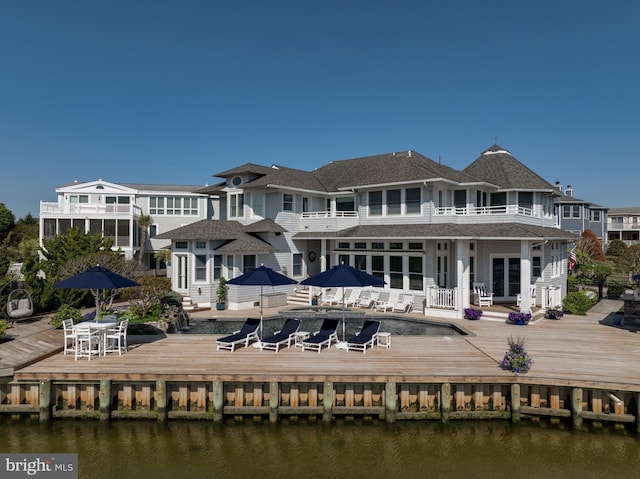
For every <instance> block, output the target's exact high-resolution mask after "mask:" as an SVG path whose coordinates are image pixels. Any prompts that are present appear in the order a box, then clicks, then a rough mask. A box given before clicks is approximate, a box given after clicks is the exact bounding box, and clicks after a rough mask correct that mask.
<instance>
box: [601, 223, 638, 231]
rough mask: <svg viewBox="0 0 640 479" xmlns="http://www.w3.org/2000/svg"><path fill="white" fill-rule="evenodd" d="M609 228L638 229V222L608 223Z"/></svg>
mask: <svg viewBox="0 0 640 479" xmlns="http://www.w3.org/2000/svg"><path fill="white" fill-rule="evenodd" d="M607 228H608V229H610V230H640V223H609V224H608V225H607Z"/></svg>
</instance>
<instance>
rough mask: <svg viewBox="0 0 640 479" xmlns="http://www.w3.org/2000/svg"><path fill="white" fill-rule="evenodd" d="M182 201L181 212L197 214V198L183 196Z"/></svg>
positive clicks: (187, 214)
mask: <svg viewBox="0 0 640 479" xmlns="http://www.w3.org/2000/svg"><path fill="white" fill-rule="evenodd" d="M182 203H183V205H182V214H184V215H186V216H198V198H183V199H182Z"/></svg>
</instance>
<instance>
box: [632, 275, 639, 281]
mask: <svg viewBox="0 0 640 479" xmlns="http://www.w3.org/2000/svg"><path fill="white" fill-rule="evenodd" d="M631 279H632V280H634V281H640V274H634V275H633V276H631Z"/></svg>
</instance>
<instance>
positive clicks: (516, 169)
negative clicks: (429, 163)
mask: <svg viewBox="0 0 640 479" xmlns="http://www.w3.org/2000/svg"><path fill="white" fill-rule="evenodd" d="M462 171H463V172H464V173H467V174H469V175H471V176H473V177H475V178H478V179H479V180H482V181H486V182H488V183H493V184H494V185H498V186H499V187H500V189H502V190H511V189H518V190H549V191H550V192H553V191H555V192H558V190H556V189H555V188H554V187H553V185H552V184H551V183H549V182H548V181H546V180H545V179H544V178H542V177H541V176H539V175H538V174H537V173H534V172H533V171H532V170H530V169H529V168H527V167H526V166H524V165H523V164H522V163H520V162H519V161H518V160H516V159H515V158H514V157H513V156H512V155H511V153H509V152H508V151H507V150H505V149H504V148H502V147H501V146H499V145H493V146H492V147H491V148H489V149H487V150H485V151H484V152H482V154H481V155H480V157H479V158H478V159H477V160H475V161H474V162H473V163H471V164H470V165H469V166H467V167H466V168H465V169H464V170H462ZM558 193H559V192H558Z"/></svg>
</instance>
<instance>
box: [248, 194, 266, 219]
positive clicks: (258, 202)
mask: <svg viewBox="0 0 640 479" xmlns="http://www.w3.org/2000/svg"><path fill="white" fill-rule="evenodd" d="M251 210H252V211H253V213H252V214H253V216H258V217H260V218H262V217H264V194H262V193H251Z"/></svg>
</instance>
